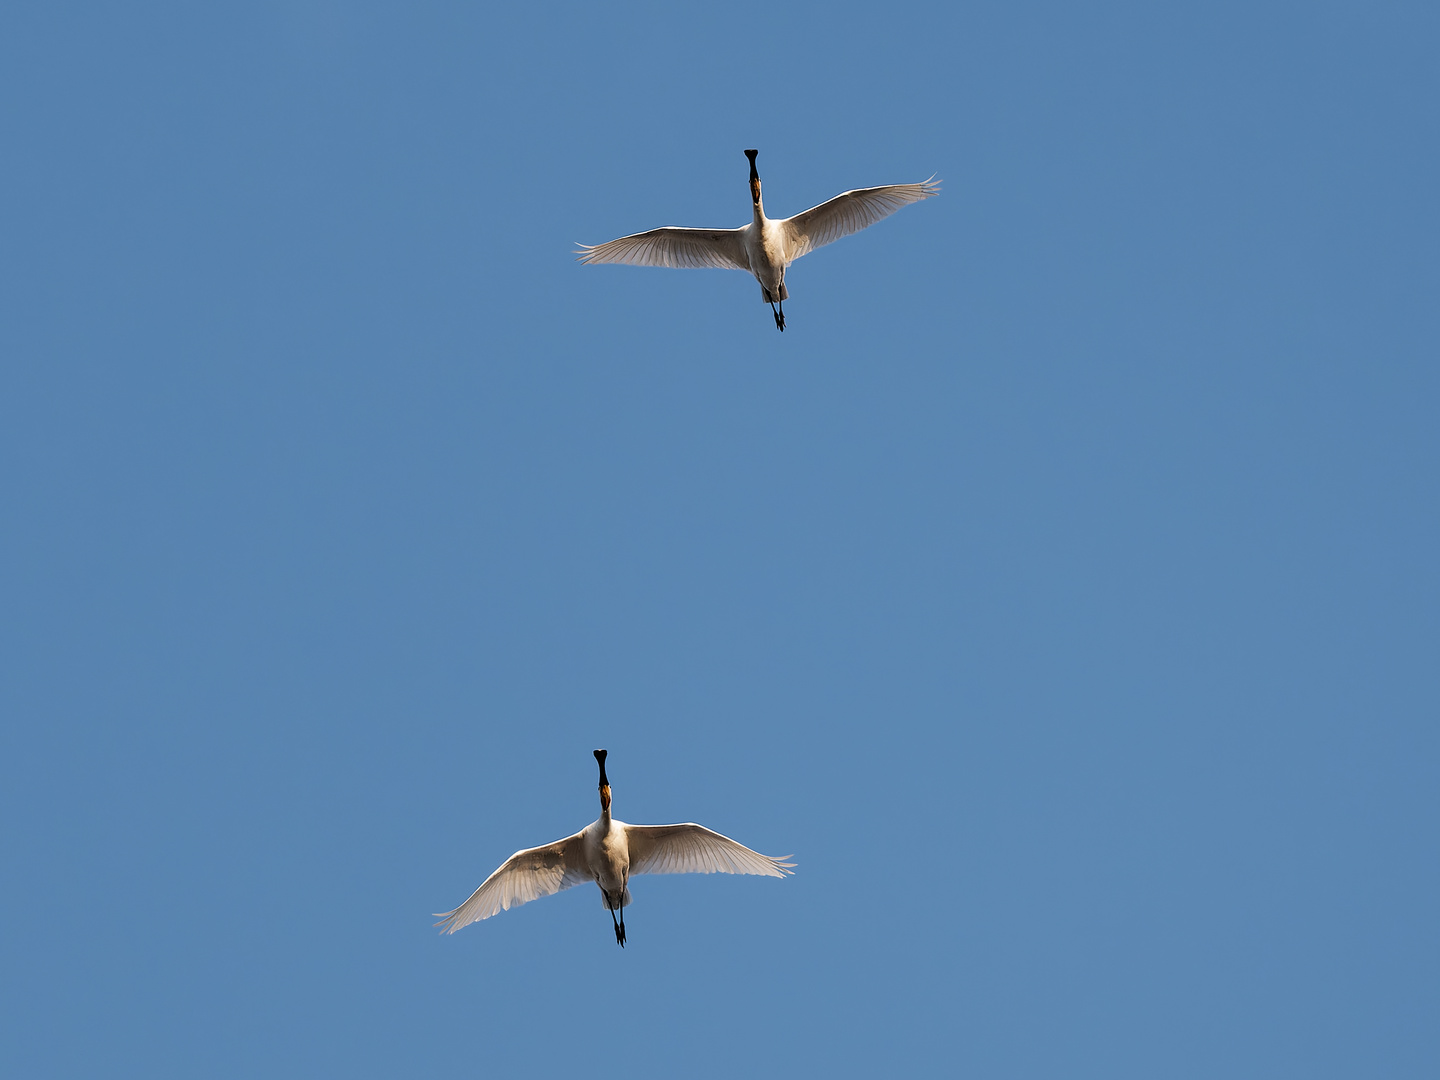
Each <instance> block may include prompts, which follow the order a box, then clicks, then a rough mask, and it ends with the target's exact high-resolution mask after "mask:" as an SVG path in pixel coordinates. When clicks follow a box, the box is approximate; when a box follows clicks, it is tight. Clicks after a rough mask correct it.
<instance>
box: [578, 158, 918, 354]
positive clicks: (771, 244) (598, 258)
mask: <svg viewBox="0 0 1440 1080" xmlns="http://www.w3.org/2000/svg"><path fill="white" fill-rule="evenodd" d="M756 153H757V151H755V150H746V151H745V156H746V157H748V158H749V159H750V200H751V205H752V219H751V222H750V224H748V225H742V226H741V227H740V228H738V229H685V228H678V227H676V226H666V227H665V228H663V229H651V230H650V231H649V232H643V233H634V234H633V235H631V236H622V237H620V239H618V240H611V241H610V242H609V243H606V244H596V245H594V246H591V245H588V244H581V245H580V247H579V250H578V251H577V252H576V254H577V255H578V256H579V258H580V261H581V262H584V263H623V264H626V265H629V266H669V267H680V268H695V267H703V266H711V267H718V268H722V269H730V270H745V271H747V272H749V273H751V274H754V275H755V280H756V281H758V282H760V291H761V295H762V296H763V297H764V299H765V302H766V303H767V304H770V305H771V310H772V311H773V312H774V314H775V325H776V327H777V328H778V329H780V330H784V329H785V309H784V307H783V306H780V307H776V305H783V302H784V301H786V300H788V299H789V298H790V292H789V290H788V289H786V288H785V271H786V269H787V268H788V267H789V266H790V264H791V263H793V262H794V261H795V260H796V259H798V258H800V257H801V256H802V255H808V254H809V253H810V252H812V251H814V250H815V249H816V248H818V247H823V246H825V245H826V244H829V243H833V242H834V241H836V240H839V239H840V238H841V237H842V236H849V235H850V234H851V233H853V232H858V231H860V230H861V229H863V228H865V227H866V226H867V225H873V224H874V223H875V222H877V221H879V220H880V219H881V218H885V217H889V216H890V215H891V214H893V213H894V212H895V211H896V210H899V209H900V208H901V207H902V206H907V205H909V204H910V203H912V202H919V201H920V200H921V199H928V198H929V197H930V196H931V195H936V194H938V193H939V191H940V185H939V184H938V183H936V182H935V179H934V177H931V178H930V179H929V180H926V181H925V182H924V183H920V184H886V185H883V186H881V187H873V188H857V189H856V190H854V191H846V192H842V193H841V194H839V195H836V196H835V197H834V198H833V199H829V200H827V201H826V202H823V203H821V204H820V205H819V206H814V207H811V208H810V209H809V210H806V211H805V212H804V213H803V214H796V215H795V216H794V217H790V218H769V217H766V216H765V204H764V202H763V201H762V200H761V198H760V174H759V173H758V172H757V171H756V169H755V156H756Z"/></svg>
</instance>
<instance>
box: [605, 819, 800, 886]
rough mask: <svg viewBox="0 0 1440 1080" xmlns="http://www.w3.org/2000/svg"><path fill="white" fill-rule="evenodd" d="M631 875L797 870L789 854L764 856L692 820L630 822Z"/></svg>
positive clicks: (774, 874) (773, 874)
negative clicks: (680, 822) (675, 823)
mask: <svg viewBox="0 0 1440 1080" xmlns="http://www.w3.org/2000/svg"><path fill="white" fill-rule="evenodd" d="M625 835H626V839H627V840H628V841H629V844H630V873H631V874H764V875H765V876H767V877H784V876H785V875H786V874H791V873H794V869H793V868H794V866H795V864H794V863H792V862H786V861H785V860H786V859H789V858H791V856H789V855H780V856H774V855H761V854H760V853H759V852H758V851H751V850H750V849H749V848H748V847H746V846H745V845H744V844H741V843H737V842H736V841H734V840H731V839H730V838H729V837H728V836H721V835H720V834H719V833H718V832H715V831H714V830H713V829H707V828H705V826H704V825H696V824H695V823H693V822H685V823H684V824H681V825H627V826H625Z"/></svg>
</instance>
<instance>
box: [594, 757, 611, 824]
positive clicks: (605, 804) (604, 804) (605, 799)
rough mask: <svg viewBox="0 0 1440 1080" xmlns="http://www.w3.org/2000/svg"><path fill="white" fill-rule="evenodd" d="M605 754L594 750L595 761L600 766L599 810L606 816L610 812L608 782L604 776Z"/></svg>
mask: <svg viewBox="0 0 1440 1080" xmlns="http://www.w3.org/2000/svg"><path fill="white" fill-rule="evenodd" d="M606 753H607V751H605V750H596V751H595V760H596V762H598V763H599V765H600V809H601V810H604V811H605V812H606V813H607V814H608V813H609V812H610V780H609V778H608V777H607V776H606V775H605V755H606Z"/></svg>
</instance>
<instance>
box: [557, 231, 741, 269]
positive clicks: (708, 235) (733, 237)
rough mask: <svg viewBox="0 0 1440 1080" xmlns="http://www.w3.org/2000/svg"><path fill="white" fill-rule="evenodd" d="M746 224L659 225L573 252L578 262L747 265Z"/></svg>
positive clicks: (693, 266)
mask: <svg viewBox="0 0 1440 1080" xmlns="http://www.w3.org/2000/svg"><path fill="white" fill-rule="evenodd" d="M749 227H750V226H748V225H746V226H743V227H741V228H739V229H682V228H678V227H676V226H673V225H667V226H666V227H665V228H663V229H651V230H650V231H649V232H642V233H635V234H634V235H632V236H622V237H620V239H618V240H611V241H610V242H609V243H606V244H595V245H590V244H579V245H577V250H576V252H575V254H576V256H578V258H579V260H580V262H582V263H621V264H623V265H625V266H669V267H672V268H675V269H682V270H693V269H698V268H701V267H716V268H717V269H721V270H745V271H747V272H748V271H749V269H750V260H749V259H747V258H746V257H745V241H744V233H745V230H746V229H748V228H749Z"/></svg>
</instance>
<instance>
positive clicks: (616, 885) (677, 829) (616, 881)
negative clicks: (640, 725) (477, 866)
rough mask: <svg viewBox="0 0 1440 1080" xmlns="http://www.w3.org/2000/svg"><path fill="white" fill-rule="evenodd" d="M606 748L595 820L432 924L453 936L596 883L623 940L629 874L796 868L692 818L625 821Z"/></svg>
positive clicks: (505, 868) (507, 869)
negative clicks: (614, 811)
mask: <svg viewBox="0 0 1440 1080" xmlns="http://www.w3.org/2000/svg"><path fill="white" fill-rule="evenodd" d="M605 756H606V751H604V750H596V751H595V760H596V762H598V763H599V765H600V819H599V820H598V821H595V822H592V823H591V824H590V825H587V826H586V827H585V828H584V829H582V830H581V831H580V832H578V833H576V834H575V835H574V836H567V837H565V839H563V840H556V841H555V842H554V843H553V844H546V845H545V846H544V847H537V848H526V849H525V850H524V851H517V852H516V853H515V854H514V855H511V856H510V858H508V859H506V860H505V862H504V863H502V864H501V866H500V869H498V870H496V871H495V872H494V873H493V874H491V875H490V876H489V877H488V878H486V879H485V883H484V884H483V885H481V886H480V887H479V888H478V889H476V890H475V891H474V892H473V893H471V894H470V899H469V900H466V901H465V903H463V904H461V905H460V906H459V907H458V908H456V909H455V910H454V911H445V912H437V913H436V917H437V918H439V919H440V922H438V923H436V924H435V925H436V926H439V927H441V928H442V931H443V932H444V933H447V934H453V933H454V932H455V931H456V930H459V929H460V928H461V927H463V926H469V925H470V924H471V923H472V922H479V921H480V920H481V919H488V918H490V916H491V915H498V914H500V912H502V911H508V910H509V909H510V908H512V907H519V906H520V905H521V904H527V903H529V902H530V901H531V900H535V899H538V898H539V897H542V896H551V895H553V894H555V893H557V892H560V891H561V890H562V889H568V888H570V887H571V886H573V885H580V884H582V883H583V882H586V881H593V882H595V884H596V885H598V886H600V897H601V899H602V900H603V901H604V903H605V907H606V909H607V910H608V911H609V912H610V921H611V922H612V923H613V924H614V926H615V942H616V944H618V945H620V946H621V947H622V948H623V947H624V945H625V908H626V906H627V905H629V903H630V878H631V877H632V876H633V875H635V874H715V873H719V874H763V875H765V876H766V877H784V876H785V875H787V874H791V873H794V867H795V864H794V863H793V862H787V861H786V860H788V859H790V858H792V856H790V855H781V856H773V855H761V854H760V853H759V852H758V851H751V850H750V849H749V848H747V847H746V846H745V845H744V844H740V843H736V842H735V841H734V840H731V839H730V838H729V837H728V836H721V835H720V834H719V833H717V832H715V831H714V830H712V829H707V828H705V826H703V825H696V824H694V823H693V822H685V823H684V824H680V825H627V824H625V822H623V821H616V820H615V819H614V818H612V817H611V816H610V781H609V780H608V779H606V777H605Z"/></svg>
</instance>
